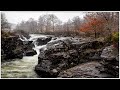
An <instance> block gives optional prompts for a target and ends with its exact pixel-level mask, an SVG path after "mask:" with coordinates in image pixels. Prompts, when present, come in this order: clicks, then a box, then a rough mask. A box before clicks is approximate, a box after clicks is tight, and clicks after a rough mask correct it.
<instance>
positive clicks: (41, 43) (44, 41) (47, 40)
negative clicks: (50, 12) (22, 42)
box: [36, 36, 52, 46]
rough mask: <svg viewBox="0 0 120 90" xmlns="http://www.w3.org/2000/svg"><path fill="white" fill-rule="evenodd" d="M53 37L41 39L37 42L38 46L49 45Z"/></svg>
mask: <svg viewBox="0 0 120 90" xmlns="http://www.w3.org/2000/svg"><path fill="white" fill-rule="evenodd" d="M51 39H52V37H50V36H48V37H40V38H38V39H37V40H36V42H37V45H38V46H39V45H45V44H47V43H48V42H49V41H51Z"/></svg>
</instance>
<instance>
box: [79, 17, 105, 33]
mask: <svg viewBox="0 0 120 90" xmlns="http://www.w3.org/2000/svg"><path fill="white" fill-rule="evenodd" d="M86 20H87V22H86V23H84V24H83V25H82V27H81V31H82V32H92V31H99V29H100V27H102V25H103V24H104V21H103V20H102V19H101V18H94V17H86Z"/></svg>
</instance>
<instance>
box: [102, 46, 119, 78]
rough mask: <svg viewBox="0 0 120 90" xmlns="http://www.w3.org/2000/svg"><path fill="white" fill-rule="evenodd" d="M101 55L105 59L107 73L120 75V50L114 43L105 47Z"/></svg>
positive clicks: (115, 75)
mask: <svg viewBox="0 0 120 90" xmlns="http://www.w3.org/2000/svg"><path fill="white" fill-rule="evenodd" d="M101 57H102V58H103V59H104V63H103V65H104V68H105V71H104V72H106V73H108V74H111V75H113V77H116V78H118V77H119V50H118V48H116V47H114V46H113V45H111V46H108V47H105V48H104V50H103V51H102V54H101Z"/></svg>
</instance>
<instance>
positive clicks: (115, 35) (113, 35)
mask: <svg viewBox="0 0 120 90" xmlns="http://www.w3.org/2000/svg"><path fill="white" fill-rule="evenodd" d="M112 42H113V43H118V42H119V32H115V33H113V34H112Z"/></svg>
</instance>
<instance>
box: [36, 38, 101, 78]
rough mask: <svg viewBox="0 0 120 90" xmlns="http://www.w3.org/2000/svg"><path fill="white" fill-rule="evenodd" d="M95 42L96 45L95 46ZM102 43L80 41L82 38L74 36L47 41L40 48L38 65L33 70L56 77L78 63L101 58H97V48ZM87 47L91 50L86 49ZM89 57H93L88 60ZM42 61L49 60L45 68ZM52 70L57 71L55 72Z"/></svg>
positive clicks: (99, 52)
mask: <svg viewBox="0 0 120 90" xmlns="http://www.w3.org/2000/svg"><path fill="white" fill-rule="evenodd" d="M95 44H96V45H98V46H95ZM99 44H100V45H99ZM92 45H93V46H92ZM102 45H103V44H102V43H100V42H99V41H85V40H84V41H82V39H76V38H65V39H58V40H54V41H52V42H48V43H47V46H46V47H45V48H42V49H41V50H40V54H39V57H38V65H37V66H36V67H35V71H36V72H37V73H38V74H39V75H40V76H41V77H57V75H58V73H60V72H61V71H63V70H66V69H69V68H71V67H74V66H76V65H78V64H80V63H85V62H89V61H92V60H93V59H94V60H95V59H99V60H101V58H99V57H100V55H101V50H99V48H101V46H102ZM89 49H91V51H87V50H89ZM86 57H88V58H86ZM89 57H92V58H93V59H92V60H90V59H89ZM44 62H49V63H46V66H47V68H46V67H45V66H44V65H43V63H44ZM43 68H44V69H43ZM53 70H54V71H57V74H56V72H53ZM43 72H44V74H43ZM54 74H55V75H54ZM47 75H48V76H47Z"/></svg>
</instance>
